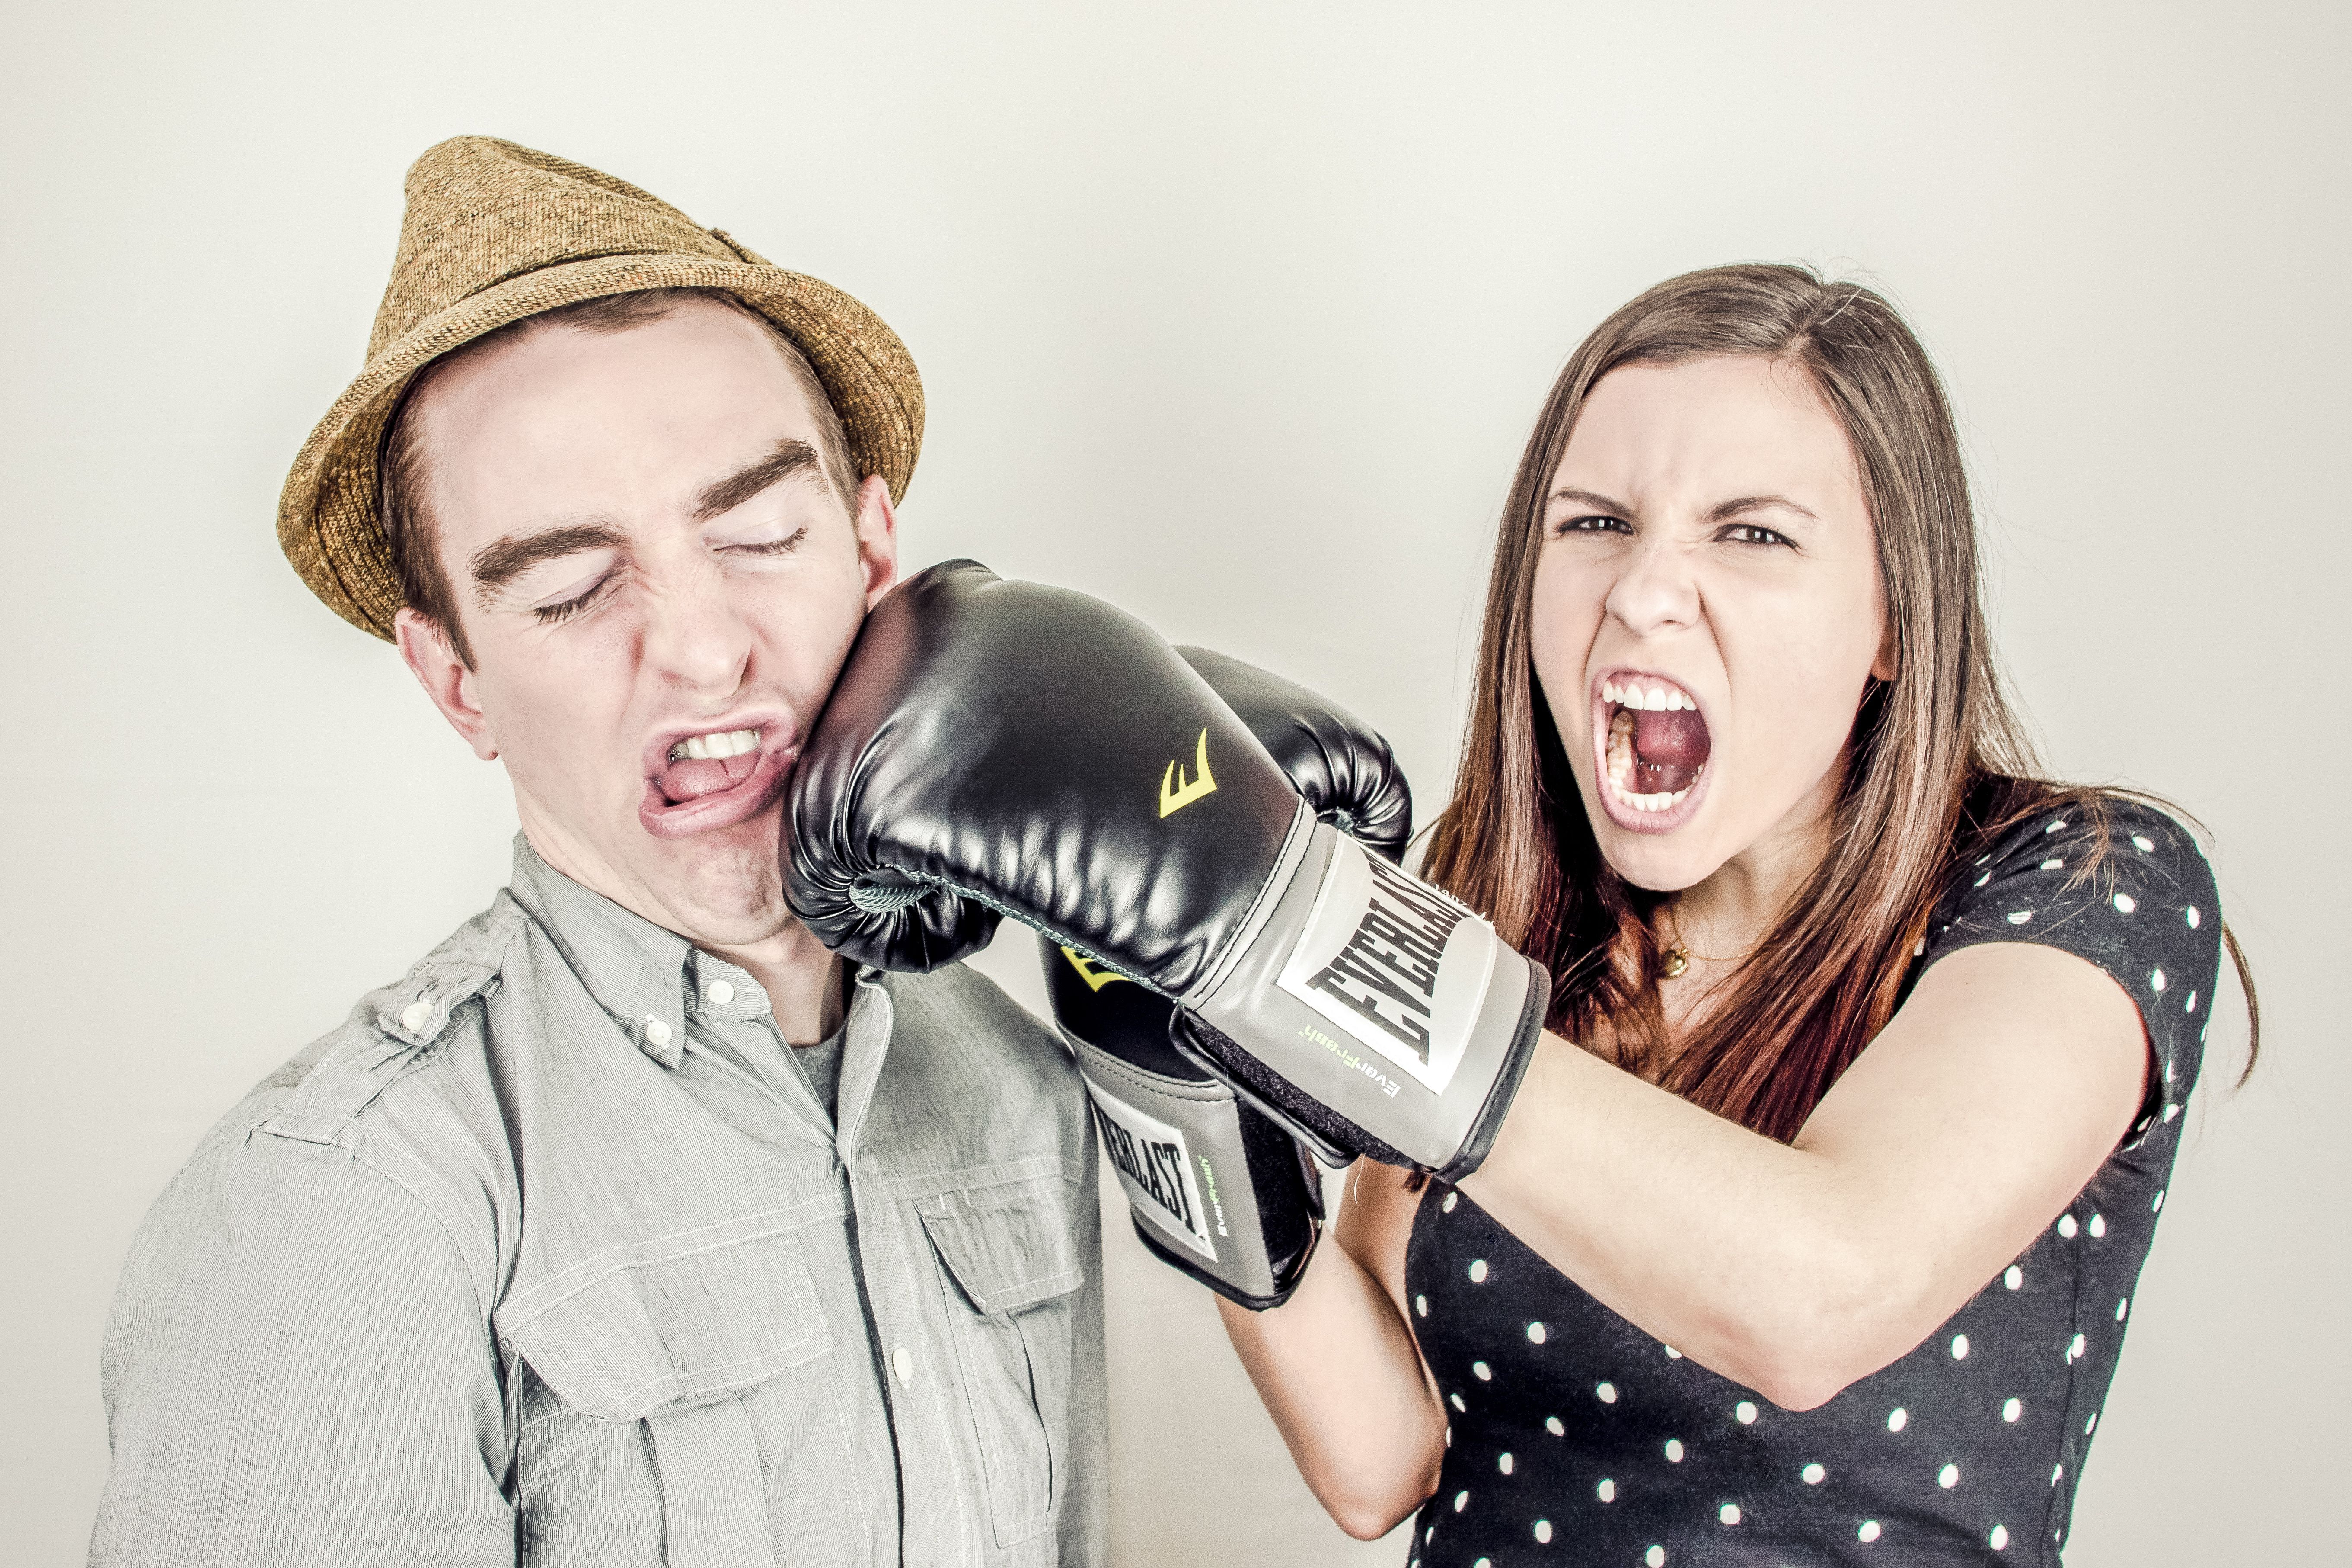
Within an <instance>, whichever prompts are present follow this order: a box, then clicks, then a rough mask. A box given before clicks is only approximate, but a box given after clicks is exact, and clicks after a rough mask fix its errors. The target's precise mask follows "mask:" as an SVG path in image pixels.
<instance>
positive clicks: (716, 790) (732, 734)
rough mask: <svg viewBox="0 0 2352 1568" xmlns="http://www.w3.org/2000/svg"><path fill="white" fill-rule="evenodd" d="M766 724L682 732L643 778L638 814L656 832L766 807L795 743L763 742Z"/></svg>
mask: <svg viewBox="0 0 2352 1568" xmlns="http://www.w3.org/2000/svg"><path fill="white" fill-rule="evenodd" d="M766 732H767V731H766V729H765V727H752V728H748V729H736V730H710V731H704V732H702V733H701V734H697V735H688V736H684V737H682V738H680V739H678V740H677V741H674V742H671V743H670V747H669V750H668V752H667V754H666V755H664V756H663V757H662V759H661V762H660V764H659V765H658V766H657V767H656V769H655V770H654V772H653V774H652V776H650V777H649V778H647V779H646V795H645V799H644V800H643V801H642V802H640V803H639V805H638V806H637V820H638V822H639V823H640V824H641V825H642V826H644V828H645V830H646V832H647V833H650V834H652V835H653V836H654V837H656V838H683V837H688V835H690V834H696V833H705V832H708V831H709V830H710V829H712V828H714V827H730V826H734V825H735V824H736V823H739V822H741V821H744V820H745V819H746V818H749V817H752V816H758V815H759V814H760V813H761V812H762V811H765V810H766V809H767V808H768V807H769V806H770V805H772V804H773V803H774V801H775V799H776V797H777V796H778V795H782V793H783V788H784V782H785V780H787V779H788V778H790V777H791V775H792V768H793V763H795V762H796V761H798V760H799V757H800V749H799V748H798V747H797V746H788V747H777V748H773V749H767V748H763V747H762V745H761V738H762V736H763V735H765V734H766Z"/></svg>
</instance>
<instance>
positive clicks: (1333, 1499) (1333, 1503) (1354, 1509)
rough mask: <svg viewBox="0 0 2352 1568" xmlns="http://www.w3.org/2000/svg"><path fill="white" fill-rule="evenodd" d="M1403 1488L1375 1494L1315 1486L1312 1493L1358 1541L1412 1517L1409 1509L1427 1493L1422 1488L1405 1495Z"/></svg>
mask: <svg viewBox="0 0 2352 1568" xmlns="http://www.w3.org/2000/svg"><path fill="white" fill-rule="evenodd" d="M1403 1490H1404V1489H1392V1490H1391V1491H1389V1492H1387V1493H1386V1494H1385V1495H1376V1494H1374V1493H1372V1492H1370V1491H1369V1490H1363V1491H1359V1490H1340V1491H1336V1492H1327V1491H1324V1490H1323V1489H1319V1488H1318V1489H1317V1492H1316V1496H1317V1498H1318V1500H1319V1501H1320V1502H1321V1503H1322V1504H1323V1511H1324V1512H1326V1513H1328V1514H1329V1515H1330V1516H1331V1521H1332V1522H1333V1523H1334V1524H1337V1525H1338V1526H1339V1528H1340V1529H1341V1530H1344V1531H1347V1532H1348V1533H1349V1535H1352V1536H1354V1537H1355V1538H1356V1539H1357V1540H1359V1541H1378V1540H1379V1539H1380V1538H1381V1536H1383V1535H1386V1534H1387V1533H1388V1532H1389V1531H1391V1530H1394V1529H1395V1528H1396V1527H1397V1526H1398V1525H1400V1524H1402V1523H1403V1522H1404V1521H1406V1520H1408V1519H1410V1518H1412V1510H1415V1509H1417V1508H1419V1507H1420V1506H1421V1505H1422V1501H1423V1499H1425V1498H1426V1497H1427V1496H1428V1495H1429V1494H1428V1493H1427V1492H1426V1491H1423V1492H1420V1493H1418V1494H1417V1495H1415V1496H1413V1497H1410V1498H1408V1497H1405V1496H1404V1495H1403Z"/></svg>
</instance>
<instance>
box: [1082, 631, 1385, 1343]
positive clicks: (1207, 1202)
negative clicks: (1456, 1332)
mask: <svg viewBox="0 0 2352 1568" xmlns="http://www.w3.org/2000/svg"><path fill="white" fill-rule="evenodd" d="M1177 651H1178V652H1179V653H1181V655H1182V656H1183V658H1184V661H1185V662H1186V663H1187V664H1189V665H1191V666H1192V668H1193V669H1194V670H1195V671H1197V672H1198V673H1199V674H1200V675H1201V676H1202V678H1203V679H1206V680H1207V681H1208V683H1209V685H1210V686H1211V688H1212V689H1214V690H1215V691H1216V693H1217V694H1218V695H1219V696H1220V697H1222V698H1223V699H1224V700H1225V701H1226V702H1227V703H1228V704H1229V705H1230V706H1231V707H1232V708H1233V710H1234V713H1235V714H1236V715H1237V716H1238V717H1239V718H1240V719H1241V720H1242V721H1243V722H1244V724H1246V725H1247V726H1248V727H1249V730H1250V732H1251V734H1253V735H1254V736H1255V737H1256V738H1257V740H1258V742H1259V743H1260V744H1261V745H1263V746H1265V749H1266V751H1267V752H1268V754H1269V755H1271V756H1272V757H1273V758H1274V760H1275V762H1276V764H1277V765H1278V766H1279V767H1281V769H1282V770H1283V772H1284V773H1285V774H1286V775H1287V776H1288V778H1289V779H1290V782H1291V784H1293V785H1294V786H1295V787H1296V788H1297V790H1298V792H1299V794H1300V795H1301V797H1302V798H1304V799H1305V800H1306V802H1307V806H1308V808H1309V809H1310V810H1312V811H1313V812H1314V813H1315V814H1316V816H1318V818H1320V819H1321V820H1323V821H1326V822H1328V823H1331V824H1332V825H1334V826H1337V827H1339V828H1340V829H1341V830H1342V831H1346V832H1349V833H1351V834H1353V835H1354V836H1355V837H1357V838H1358V839H1359V840H1360V842H1362V843H1364V844H1365V845H1367V846H1368V847H1370V848H1372V849H1373V850H1375V851H1376V852H1378V853H1380V854H1381V855H1384V856H1386V857H1388V858H1390V859H1394V858H1397V857H1398V856H1400V855H1402V853H1403V852H1404V847H1405V843H1406V841H1407V839H1408V838H1409V837H1411V835H1412V795H1411V792H1410V790H1409V789H1408V787H1407V785H1406V784H1405V779H1404V774H1403V773H1402V771H1400V770H1399V768H1398V767H1397V765H1396V758H1395V755H1394V753H1393V752H1391V750H1390V748H1389V744H1388V742H1386V741H1385V740H1383V739H1382V738H1381V736H1380V735H1379V734H1378V733H1377V732H1375V731H1372V730H1370V729H1368V728H1366V727H1365V726H1364V725H1363V724H1361V723H1360V722H1359V721H1356V720H1355V719H1353V718H1351V717H1349V715H1348V714H1346V713H1344V712H1342V711H1340V710H1339V709H1337V708H1334V707H1332V706H1331V705H1330V704H1329V703H1328V702H1325V701H1324V700H1321V699H1320V698H1318V697H1317V696H1316V695H1315V694H1314V693H1313V692H1311V691H1308V690H1307V689H1305V688H1303V687H1300V686H1297V685H1294V684H1293V683H1291V682H1290V681H1287V680H1285V679H1282V678H1281V677H1279V676H1276V675H1273V674H1270V673H1268V672H1267V671H1265V670H1262V669H1258V668H1255V667H1253V666H1250V665H1247V664H1244V663H1243V662H1242V661H1241V660H1239V659H1236V658H1227V657H1226V656H1225V655H1223V654H1218V653H1213V652H1211V651H1209V650H1208V649H1206V648H1190V647H1188V648H1180V649H1178V650H1177ZM1038 948H1039V954H1040V956H1041V957H1042V959H1043V960H1044V962H1045V984H1046V989H1047V991H1048V993H1049V994H1050V995H1051V996H1052V998H1053V1009H1054V1022H1055V1026H1057V1027H1058V1028H1059V1029H1060V1031H1061V1035H1062V1038H1063V1039H1064V1041H1065V1042H1066V1043H1067V1044H1068V1046H1069V1047H1070V1050H1071V1052H1072V1054H1073V1055H1074V1056H1075V1057H1076V1058H1077V1062H1078V1069H1079V1072H1080V1073H1081V1074H1082V1075H1083V1076H1084V1078H1085V1079H1086V1085H1087V1096H1088V1098H1089V1100H1090V1102H1091V1104H1092V1106H1093V1108H1094V1113H1095V1119H1096V1125H1097V1131H1098V1132H1099V1133H1100V1134H1101V1137H1102V1142H1103V1149H1104V1152H1105V1153H1106V1154H1107V1155H1108V1158H1109V1160H1110V1163H1111V1167H1112V1169H1113V1170H1115V1171H1116V1172H1118V1179H1119V1183H1120V1184H1121V1186H1122V1187H1124V1188H1125V1190H1126V1193H1127V1200H1128V1208H1129V1214H1130V1215H1131V1216H1132V1218H1133V1220H1134V1223H1135V1232H1136V1235H1137V1236H1138V1237H1139V1238H1140V1239H1141V1240H1142V1242H1143V1244H1144V1246H1145V1247H1147V1248H1149V1249H1150V1251H1151V1252H1152V1253H1153V1254H1154V1255H1156V1256H1157V1257H1158V1258H1160V1260H1161V1261H1162V1262H1164V1263H1167V1264H1168V1265H1170V1266H1171V1268H1176V1269H1179V1270H1181V1272H1183V1273H1185V1274H1189V1275H1191V1276H1192V1278H1193V1279H1197V1280H1199V1281H1201V1282H1202V1284H1204V1285H1206V1286H1208V1287H1209V1288H1210V1289H1213V1290H1215V1291H1216V1292H1217V1293H1218V1294H1220V1295H1222V1296H1223V1297H1225V1298H1226V1299H1228V1300H1233V1301H1236V1302H1239V1303H1240V1304H1241V1305H1243V1306H1244V1307H1247V1308H1250V1309H1251V1310H1264V1309H1265V1308H1268V1307H1276V1306H1279V1305H1281V1304H1282V1303H1283V1302H1284V1301H1285V1300H1288V1299H1289V1296H1290V1293H1291V1291H1292V1290H1293V1289H1296V1288H1297V1283H1298V1280H1299V1279H1300V1278H1301V1277H1302V1276H1303V1275H1304V1274H1305V1272H1306V1268H1307V1260H1308V1258H1311V1257H1312V1256H1313V1255H1314V1251H1315V1246H1316V1243H1317V1241H1318V1238H1319V1237H1320V1236H1321V1234H1322V1221H1323V1201H1322V1199H1323V1194H1322V1183H1321V1179H1320V1177H1319V1175H1318V1173H1317V1171H1316V1169H1315V1167H1314V1164H1313V1162H1312V1161H1310V1160H1308V1159H1307V1158H1305V1157H1304V1155H1303V1152H1302V1150H1301V1147H1300V1145H1299V1144H1298V1143H1297V1142H1296V1141H1295V1140H1294V1139H1293V1138H1292V1137H1291V1136H1290V1134H1289V1133H1288V1132H1287V1131H1284V1130H1283V1128H1282V1127H1280V1126H1279V1125H1277V1124H1276V1122H1275V1121H1272V1120H1269V1119H1268V1118H1267V1117H1266V1116H1265V1115H1264V1114H1263V1113H1261V1112H1260V1111H1259V1110H1256V1109H1255V1107H1253V1106H1252V1105H1251V1104H1250V1103H1249V1102H1248V1101H1246V1100H1243V1099H1241V1098H1240V1097H1238V1096H1236V1095H1235V1094H1234V1090H1233V1089H1231V1088H1230V1087H1228V1086H1227V1085H1226V1084H1225V1083H1224V1082H1223V1081H1222V1080H1221V1079H1218V1078H1217V1077H1216V1076H1215V1074H1213V1073H1212V1072H1210V1071H1208V1070H1206V1069H1204V1068H1202V1066H1201V1065H1200V1063H1199V1061H1198V1059H1197V1058H1193V1057H1188V1056H1186V1055H1184V1054H1182V1053H1181V1052H1180V1051H1179V1050H1177V1049H1175V1048H1173V1047H1171V1042H1170V1037H1169V1029H1170V1026H1171V1024H1172V1023H1173V1022H1174V1021H1175V1019H1176V1017H1177V1016H1178V1009H1177V1007H1176V1005H1175V1004H1174V1003H1173V1002H1171V1001H1170V1000H1168V999H1167V998H1166V997H1164V996H1161V995H1160V994H1158V993H1156V992H1152V991H1148V990H1146V989H1145V988H1144V987H1142V986H1141V985H1139V984H1135V983H1134V982H1132V981H1129V980H1126V979H1124V978H1122V977H1120V976H1119V975H1118V974H1115V973H1110V972H1109V971H1108V970H1104V969H1101V968H1099V967H1097V965H1095V964H1093V963H1088V962H1087V960H1086V959H1084V958H1082V957H1080V956H1079V955H1078V954H1077V953H1076V952H1075V951H1073V950H1072V949H1070V948H1066V947H1063V946H1060V945H1058V944H1056V943H1055V942H1053V941H1052V939H1050V938H1040V939H1039V943H1038Z"/></svg>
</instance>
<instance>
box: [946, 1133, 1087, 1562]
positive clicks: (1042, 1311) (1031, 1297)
mask: <svg viewBox="0 0 2352 1568" xmlns="http://www.w3.org/2000/svg"><path fill="white" fill-rule="evenodd" d="M915 1208H916V1212H917V1213H918V1214H919V1215H921V1216H922V1221H923V1229H924V1231H925V1232H926V1234H928V1235H929V1237H930V1242H931V1247H932V1249H933V1251H935V1252H936V1253H937V1254H938V1256H939V1260H940V1287H941V1292H942V1294H943V1296H944V1297H945V1303H946V1309H947V1315H948V1327H949V1331H950V1338H951V1340H952V1341H953V1342H954V1345H955V1355H956V1371H957V1378H958V1382H959V1383H960V1384H961V1393H962V1394H963V1406H964V1411H965V1413H966V1415H968V1417H969V1419H970V1421H971V1428H972V1431H971V1435H972V1437H973V1439H974V1445H975V1447H977V1449H978V1452H979V1455H980V1466H981V1471H982V1480H983V1482H984V1483H985V1486H986V1489H987V1492H988V1517H989V1524H990V1528H991V1531H992V1534H993V1536H994V1539H995V1542H996V1544H997V1545H999V1546H1012V1545H1014V1544H1016V1543H1017V1542H1023V1541H1026V1540H1028V1539H1030V1538H1031V1537H1033V1536H1034V1535H1036V1534H1038V1533H1040V1532H1041V1531H1044V1530H1045V1528H1046V1527H1047V1525H1048V1524H1049V1523H1050V1522H1051V1521H1052V1518H1053V1510H1054V1509H1055V1506H1056V1505H1057V1504H1058V1503H1059V1502H1060V1500H1061V1489H1062V1482H1063V1479H1064V1476H1065V1473H1066V1469H1067V1468H1068V1452H1069V1434H1070V1363H1071V1349H1072V1346H1071V1340H1072V1336H1073V1335H1074V1333H1075V1332H1076V1328H1077V1324H1076V1321H1075V1313H1074V1310H1073V1303H1072V1297H1073V1294H1074V1293H1075V1292H1076V1290H1077V1289H1078V1287H1079V1286H1080V1285H1081V1284H1083V1283H1084V1282H1085V1279H1086V1270H1085V1268H1084V1266H1083V1265H1082V1263H1081V1262H1080V1260H1079V1258H1078V1248H1077V1239H1076V1227H1075V1226H1073V1224H1072V1223H1071V1215H1070V1208H1069V1194H1068V1184H1066V1182H1065V1181H1064V1180H1063V1179H1062V1178H1061V1177H1059V1176H1041V1177H1035V1178H1032V1179H1029V1180H1024V1181H1019V1182H1008V1183H1002V1184H993V1185H988V1186H980V1187H971V1188H961V1189H956V1190H952V1191H949V1192H943V1193H935V1194H931V1195H929V1196H928V1197H925V1198H922V1199H919V1200H918V1201H917V1203H916V1205H915Z"/></svg>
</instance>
